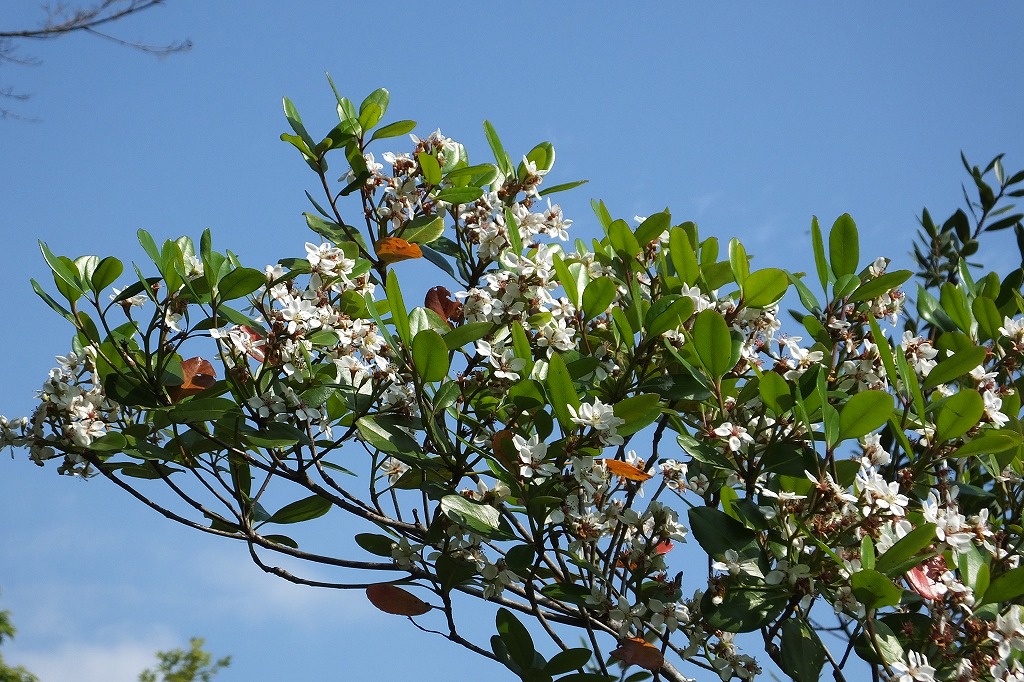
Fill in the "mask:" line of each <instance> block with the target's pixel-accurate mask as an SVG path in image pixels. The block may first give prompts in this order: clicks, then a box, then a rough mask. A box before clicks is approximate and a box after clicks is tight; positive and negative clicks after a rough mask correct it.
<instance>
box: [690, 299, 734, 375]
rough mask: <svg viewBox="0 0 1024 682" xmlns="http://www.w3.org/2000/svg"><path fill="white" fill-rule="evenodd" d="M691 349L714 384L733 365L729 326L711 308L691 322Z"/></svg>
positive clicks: (703, 311) (700, 313) (718, 313)
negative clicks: (692, 348)
mask: <svg viewBox="0 0 1024 682" xmlns="http://www.w3.org/2000/svg"><path fill="white" fill-rule="evenodd" d="M693 347H694V350H695V351H696V353H697V357H698V359H699V360H700V363H701V366H703V367H704V369H705V370H706V371H707V373H708V375H709V376H710V377H711V379H712V380H714V381H716V382H717V381H718V380H719V379H721V378H722V377H723V376H725V374H726V372H728V371H729V370H731V369H732V368H733V366H734V365H735V363H734V362H733V359H732V335H731V334H730V333H729V325H727V324H726V322H725V318H724V317H722V314H721V313H720V312H718V311H717V310H715V309H713V308H708V309H707V310H702V311H701V312H699V313H697V317H696V318H695V319H694V322H693Z"/></svg>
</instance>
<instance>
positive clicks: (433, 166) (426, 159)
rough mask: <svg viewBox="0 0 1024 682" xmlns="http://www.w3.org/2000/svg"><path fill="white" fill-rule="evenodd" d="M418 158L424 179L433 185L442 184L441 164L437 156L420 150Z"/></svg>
mask: <svg viewBox="0 0 1024 682" xmlns="http://www.w3.org/2000/svg"><path fill="white" fill-rule="evenodd" d="M416 160H417V161H419V164H420V168H421V169H422V170H423V179H424V180H426V181H427V183H429V184H431V185H440V184H441V178H442V176H441V164H439V163H438V162H437V157H436V156H433V155H431V154H428V153H426V152H420V153H419V154H417V155H416Z"/></svg>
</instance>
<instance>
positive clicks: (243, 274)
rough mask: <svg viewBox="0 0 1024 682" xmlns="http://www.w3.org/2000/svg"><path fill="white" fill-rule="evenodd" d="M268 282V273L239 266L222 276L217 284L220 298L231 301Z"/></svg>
mask: <svg viewBox="0 0 1024 682" xmlns="http://www.w3.org/2000/svg"><path fill="white" fill-rule="evenodd" d="M266 283H267V275H266V273H264V272H260V271H259V270H256V269H255V268H238V269H237V270H232V271H231V272H229V273H228V274H226V275H224V277H222V278H221V280H220V282H219V283H218V284H217V289H218V293H219V294H220V300H222V301H231V300H234V299H236V298H242V297H243V296H248V295H249V294H251V293H252V292H254V291H256V290H257V289H259V288H260V287H261V286H263V285H265V284H266Z"/></svg>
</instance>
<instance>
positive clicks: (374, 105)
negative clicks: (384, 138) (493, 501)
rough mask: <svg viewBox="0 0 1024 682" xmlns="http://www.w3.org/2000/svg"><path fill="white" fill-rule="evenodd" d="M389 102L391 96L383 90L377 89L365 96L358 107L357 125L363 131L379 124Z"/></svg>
mask: <svg viewBox="0 0 1024 682" xmlns="http://www.w3.org/2000/svg"><path fill="white" fill-rule="evenodd" d="M390 101H391V94H390V93H389V92H388V91H387V89H385V88H378V89H376V90H374V91H373V92H371V93H370V94H369V95H367V97H366V99H364V100H363V103H362V104H360V105H359V125H360V126H362V128H363V130H369V129H370V128H372V127H374V126H375V125H377V124H378V123H380V120H381V119H382V118H383V117H384V114H385V112H387V110H388V103H389V102H390Z"/></svg>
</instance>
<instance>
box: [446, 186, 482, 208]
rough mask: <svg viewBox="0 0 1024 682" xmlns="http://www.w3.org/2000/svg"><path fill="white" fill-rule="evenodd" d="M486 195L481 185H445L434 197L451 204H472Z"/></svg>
mask: <svg viewBox="0 0 1024 682" xmlns="http://www.w3.org/2000/svg"><path fill="white" fill-rule="evenodd" d="M483 195H484V190H483V188H481V187H445V188H444V189H442V190H441V191H440V192H438V193H437V195H436V196H435V197H434V199H436V200H437V201H445V202H447V203H449V204H455V205H458V204H471V203H473V202H474V201H476V200H477V199H479V198H480V197H482V196H483Z"/></svg>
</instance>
